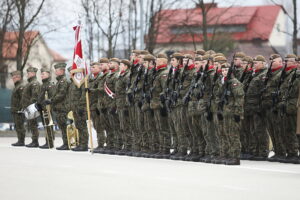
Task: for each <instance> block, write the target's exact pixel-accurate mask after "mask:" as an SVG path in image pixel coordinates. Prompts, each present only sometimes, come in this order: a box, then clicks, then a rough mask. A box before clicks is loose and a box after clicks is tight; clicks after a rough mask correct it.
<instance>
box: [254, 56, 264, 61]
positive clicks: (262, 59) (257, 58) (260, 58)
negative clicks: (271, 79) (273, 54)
mask: <svg viewBox="0 0 300 200" xmlns="http://www.w3.org/2000/svg"><path fill="white" fill-rule="evenodd" d="M253 61H261V62H266V59H265V57H263V56H262V55H257V56H255V57H254V59H253Z"/></svg>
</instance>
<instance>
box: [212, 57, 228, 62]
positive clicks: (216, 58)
mask: <svg viewBox="0 0 300 200" xmlns="http://www.w3.org/2000/svg"><path fill="white" fill-rule="evenodd" d="M214 62H219V63H225V62H227V58H226V57H224V56H216V57H214Z"/></svg>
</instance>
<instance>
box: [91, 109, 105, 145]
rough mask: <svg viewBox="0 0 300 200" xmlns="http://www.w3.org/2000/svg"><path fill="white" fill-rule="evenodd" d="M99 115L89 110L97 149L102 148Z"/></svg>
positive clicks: (102, 132) (101, 129)
mask: <svg viewBox="0 0 300 200" xmlns="http://www.w3.org/2000/svg"><path fill="white" fill-rule="evenodd" d="M100 115H101V113H97V111H96V110H91V118H92V122H93V126H94V129H95V130H96V132H97V142H98V147H104V142H105V140H104V130H105V129H104V128H102V127H101V119H100Z"/></svg>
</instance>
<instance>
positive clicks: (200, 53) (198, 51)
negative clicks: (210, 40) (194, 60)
mask: <svg viewBox="0 0 300 200" xmlns="http://www.w3.org/2000/svg"><path fill="white" fill-rule="evenodd" d="M194 53H195V54H198V55H201V56H203V55H204V54H205V51H204V50H203V49H199V50H197V51H194Z"/></svg>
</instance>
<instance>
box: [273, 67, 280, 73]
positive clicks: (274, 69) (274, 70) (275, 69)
mask: <svg viewBox="0 0 300 200" xmlns="http://www.w3.org/2000/svg"><path fill="white" fill-rule="evenodd" d="M281 68H282V66H278V67H276V68H273V69H272V72H276V71H277V70H279V69H281Z"/></svg>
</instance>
